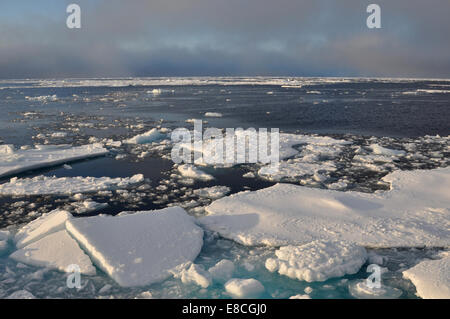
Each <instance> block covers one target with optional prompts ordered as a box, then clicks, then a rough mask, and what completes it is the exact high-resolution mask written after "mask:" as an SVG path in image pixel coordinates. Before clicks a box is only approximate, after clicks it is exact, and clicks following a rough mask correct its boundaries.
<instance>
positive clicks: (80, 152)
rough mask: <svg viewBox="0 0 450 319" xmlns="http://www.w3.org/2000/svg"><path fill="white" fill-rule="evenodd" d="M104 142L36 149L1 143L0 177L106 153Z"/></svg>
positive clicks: (48, 146) (41, 146) (39, 146)
mask: <svg viewBox="0 0 450 319" xmlns="http://www.w3.org/2000/svg"><path fill="white" fill-rule="evenodd" d="M107 153H108V150H107V149H105V148H104V147H103V145H102V144H90V145H83V146H77V147H72V146H69V145H36V146H35V149H28V150H22V149H20V150H16V149H15V148H14V146H12V145H9V144H8V145H0V177H4V176H9V175H14V174H18V173H22V172H25V171H29V170H34V169H38V168H43V167H49V166H54V165H59V164H64V163H68V162H71V161H76V160H80V159H84V158H90V157H97V156H101V155H105V154H107Z"/></svg>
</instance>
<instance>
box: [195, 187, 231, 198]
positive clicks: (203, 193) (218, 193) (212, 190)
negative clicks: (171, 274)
mask: <svg viewBox="0 0 450 319" xmlns="http://www.w3.org/2000/svg"><path fill="white" fill-rule="evenodd" d="M229 192H230V188H229V187H227V186H212V187H205V188H200V189H196V190H194V194H195V195H197V196H199V197H202V198H209V199H219V198H221V197H224V196H225V195H226V194H228V193H229Z"/></svg>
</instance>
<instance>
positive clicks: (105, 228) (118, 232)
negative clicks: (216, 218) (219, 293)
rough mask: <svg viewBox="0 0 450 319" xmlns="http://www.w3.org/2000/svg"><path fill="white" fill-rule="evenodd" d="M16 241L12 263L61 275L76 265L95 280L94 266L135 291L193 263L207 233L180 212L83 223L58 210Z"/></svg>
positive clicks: (168, 210)
mask: <svg viewBox="0 0 450 319" xmlns="http://www.w3.org/2000/svg"><path fill="white" fill-rule="evenodd" d="M13 241H14V243H15V245H16V248H17V250H16V251H15V252H13V254H12V255H11V258H13V259H15V260H17V261H20V262H22V263H24V264H28V265H34V266H40V267H46V268H52V269H57V270H60V271H63V272H64V271H70V270H68V269H67V267H68V266H69V265H72V264H75V265H78V266H79V267H80V270H81V272H82V273H83V274H86V275H93V274H95V268H94V266H93V264H95V265H96V266H97V267H99V268H100V269H102V270H103V271H104V272H105V273H107V274H108V275H109V276H110V277H111V278H112V279H114V280H115V281H116V282H117V283H118V284H119V285H121V286H124V287H131V286H144V285H149V284H152V283H155V282H159V281H163V280H164V279H166V278H168V277H170V276H171V275H172V274H173V273H174V269H179V268H180V267H183V266H184V265H188V264H190V263H192V262H193V261H194V259H195V258H196V257H197V255H198V254H199V253H200V250H201V248H202V245H203V230H202V229H201V228H200V227H198V226H197V225H196V224H195V222H194V219H193V217H191V216H188V215H187V214H186V212H185V211H184V210H183V209H182V208H179V207H170V208H165V209H162V210H157V211H147V212H136V213H134V214H125V215H121V216H116V217H112V216H95V217H84V218H72V216H71V215H70V214H69V213H68V212H66V211H64V210H55V211H52V212H50V213H48V214H45V215H43V216H41V217H40V218H38V219H36V220H34V221H32V222H31V223H29V224H27V225H26V226H24V227H23V228H21V229H20V230H19V231H18V233H17V234H16V235H15V236H14V238H13ZM191 268H192V267H191ZM200 273H202V271H201V269H197V268H196V267H193V269H191V271H190V272H189V274H188V275H189V276H190V278H191V279H192V280H200V279H201V278H200V277H196V276H197V274H200ZM208 276H209V275H208ZM208 276H207V277H208ZM202 284H204V282H203V283H202Z"/></svg>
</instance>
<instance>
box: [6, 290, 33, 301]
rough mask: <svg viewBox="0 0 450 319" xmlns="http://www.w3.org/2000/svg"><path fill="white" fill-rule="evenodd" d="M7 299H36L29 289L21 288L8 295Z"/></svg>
mask: <svg viewBox="0 0 450 319" xmlns="http://www.w3.org/2000/svg"><path fill="white" fill-rule="evenodd" d="M5 299H36V297H35V296H33V294H32V293H31V292H29V291H27V290H19V291H16V292H13V293H12V294H11V295H9V296H8V297H6V298H5Z"/></svg>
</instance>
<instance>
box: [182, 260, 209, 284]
mask: <svg viewBox="0 0 450 319" xmlns="http://www.w3.org/2000/svg"><path fill="white" fill-rule="evenodd" d="M175 277H179V278H180V279H181V282H182V283H183V284H196V285H198V286H200V287H202V288H208V287H209V285H210V284H211V282H212V278H211V274H210V273H209V272H207V271H206V270H205V268H204V267H203V266H201V265H196V264H191V265H190V267H189V268H187V269H183V270H181V272H180V273H179V274H175Z"/></svg>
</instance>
